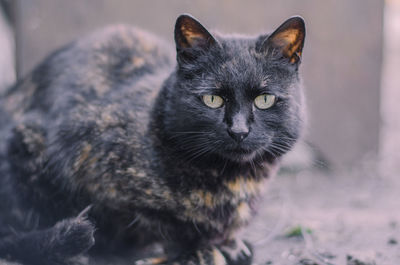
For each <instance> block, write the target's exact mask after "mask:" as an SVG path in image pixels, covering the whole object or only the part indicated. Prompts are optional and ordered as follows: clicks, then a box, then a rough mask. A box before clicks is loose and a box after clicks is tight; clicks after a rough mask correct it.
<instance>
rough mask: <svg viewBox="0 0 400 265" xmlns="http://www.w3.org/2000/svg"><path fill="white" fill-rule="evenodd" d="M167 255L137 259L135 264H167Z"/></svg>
mask: <svg viewBox="0 0 400 265" xmlns="http://www.w3.org/2000/svg"><path fill="white" fill-rule="evenodd" d="M167 261H168V259H167V258H166V257H157V258H148V259H141V260H137V261H135V263H134V265H161V264H167Z"/></svg>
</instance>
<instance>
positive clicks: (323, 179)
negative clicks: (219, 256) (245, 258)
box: [244, 168, 400, 265]
mask: <svg viewBox="0 0 400 265" xmlns="http://www.w3.org/2000/svg"><path fill="white" fill-rule="evenodd" d="M398 190H399V185H398V183H394V182H393V181H391V180H390V181H389V180H388V179H385V178H382V177H379V176H378V175H377V174H376V171H375V170H373V169H370V168H366V169H363V170H361V169H359V170H357V172H351V173H349V172H346V173H343V174H339V173H335V174H329V173H326V172H325V173H324V172H318V171H303V172H301V173H298V174H295V175H293V174H290V175H288V174H286V175H279V176H278V177H277V178H276V179H275V180H274V181H273V182H272V183H271V187H270V188H269V191H268V193H267V194H266V196H265V198H264V199H263V201H262V203H261V204H262V209H261V211H260V213H259V215H258V216H257V217H256V219H255V220H254V222H253V224H252V225H251V226H250V227H249V229H248V231H245V233H244V235H245V237H247V238H249V239H250V241H252V242H254V244H255V247H256V264H258V265H266V264H279V265H286V264H288V265H289V264H296V265H297V264H299V265H300V264H309V265H311V264H315V265H317V264H318V265H324V264H335V265H340V264H347V265H354V264H359V265H362V264H365V265H372V264H384V265H396V264H397V265H398V264H400V245H399V244H400V211H399V209H400V200H399V194H398ZM300 228H301V229H300ZM350 256H352V257H353V258H352V260H353V263H352V261H350V260H347V259H350ZM355 259H358V260H359V261H360V262H359V263H357V262H354V260H355ZM361 261H363V262H364V263H361ZM307 262H308V263H307Z"/></svg>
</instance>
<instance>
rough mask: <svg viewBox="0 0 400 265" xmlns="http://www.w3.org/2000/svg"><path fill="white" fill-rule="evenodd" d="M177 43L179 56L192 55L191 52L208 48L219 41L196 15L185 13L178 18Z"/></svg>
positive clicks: (176, 25)
mask: <svg viewBox="0 0 400 265" xmlns="http://www.w3.org/2000/svg"><path fill="white" fill-rule="evenodd" d="M175 43H176V50H177V52H178V57H179V56H180V55H182V56H189V57H190V53H191V52H193V51H196V50H208V49H209V48H211V47H212V46H214V45H217V43H218V42H217V41H216V40H215V38H214V37H213V36H212V35H211V34H210V33H209V32H208V31H207V29H206V28H205V27H203V25H201V24H200V22H199V21H197V20H196V19H195V18H194V17H192V16H190V15H188V14H183V15H180V16H179V17H178V19H177V20H176V24H175Z"/></svg>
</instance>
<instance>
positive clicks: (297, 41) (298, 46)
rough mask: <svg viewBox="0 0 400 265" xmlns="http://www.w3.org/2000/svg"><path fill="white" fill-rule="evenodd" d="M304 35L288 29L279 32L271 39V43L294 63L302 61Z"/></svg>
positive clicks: (298, 31)
mask: <svg viewBox="0 0 400 265" xmlns="http://www.w3.org/2000/svg"><path fill="white" fill-rule="evenodd" d="M303 40H304V37H303V33H302V32H301V31H300V30H299V29H293V28H291V29H287V30H284V31H282V32H277V33H276V34H275V35H274V36H272V38H271V40H270V41H271V43H272V44H273V45H274V46H275V47H279V48H280V49H281V52H282V54H283V55H284V56H285V57H287V58H289V59H290V62H292V63H294V62H297V61H298V60H299V59H300V56H301V52H302V47H303Z"/></svg>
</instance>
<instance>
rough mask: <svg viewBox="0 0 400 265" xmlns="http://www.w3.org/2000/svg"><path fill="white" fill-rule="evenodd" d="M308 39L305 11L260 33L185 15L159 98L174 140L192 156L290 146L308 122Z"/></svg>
mask: <svg viewBox="0 0 400 265" xmlns="http://www.w3.org/2000/svg"><path fill="white" fill-rule="evenodd" d="M304 38H305V25H304V21H303V19H302V18H301V17H292V18H289V19H288V20H287V21H285V22H284V23H283V24H282V25H281V26H279V27H278V28H277V29H276V30H275V31H274V32H273V33H271V34H265V35H261V36H258V37H253V38H252V37H244V36H223V35H219V34H217V33H215V34H211V33H210V32H208V31H207V30H206V29H205V28H204V27H203V26H202V25H201V24H200V23H199V22H198V21H197V20H196V19H194V18H193V17H191V16H190V15H181V16H180V17H178V19H177V21H176V26H175V42H176V49H177V62H178V64H177V69H176V71H175V72H174V73H173V74H172V76H171V78H170V80H169V82H170V85H169V86H168V87H167V88H166V90H167V91H166V93H165V94H164V95H165V98H163V101H164V102H163V103H160V104H165V105H164V122H163V123H164V128H165V133H166V135H168V139H169V140H170V141H171V143H173V144H174V145H175V146H176V147H177V148H178V149H179V150H180V151H182V152H183V153H184V154H185V155H186V156H187V157H188V158H191V159H196V158H198V159H200V158H201V157H204V156H208V155H210V154H213V155H215V154H217V155H218V156H220V157H223V158H227V159H230V160H233V161H238V162H247V161H250V160H252V159H255V158H256V157H257V156H261V155H263V154H265V153H268V154H270V155H272V156H276V157H279V156H281V155H282V154H284V153H285V152H287V151H288V150H289V149H290V148H291V147H292V146H293V144H294V142H295V141H296V140H297V139H298V137H299V136H300V134H301V131H302V127H303V120H304V111H303V109H304V108H303V92H302V87H301V82H300V79H299V74H298V68H299V65H300V62H301V54H302V49H303V44H304Z"/></svg>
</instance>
